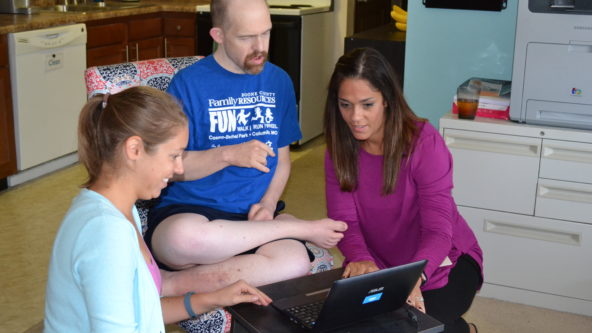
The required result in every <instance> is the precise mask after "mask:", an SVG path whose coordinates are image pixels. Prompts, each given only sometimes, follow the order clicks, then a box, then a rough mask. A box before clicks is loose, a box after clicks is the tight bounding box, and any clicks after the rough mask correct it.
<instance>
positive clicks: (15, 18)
mask: <svg viewBox="0 0 592 333" xmlns="http://www.w3.org/2000/svg"><path fill="white" fill-rule="evenodd" d="M111 2H118V3H120V4H121V2H119V1H109V0H107V1H106V4H107V5H109V3H111ZM209 3H210V1H209V0H140V2H139V4H142V6H141V7H136V8H118V9H113V10H101V11H91V12H46V11H43V12H40V13H37V14H32V15H23V14H0V35H1V34H6V33H10V32H19V31H26V30H35V29H42V28H48V27H52V26H58V25H64V24H73V23H83V22H86V21H92V20H101V19H107V18H112V17H120V16H129V15H138V14H148V13H158V12H186V13H195V12H196V6H198V5H204V4H209Z"/></svg>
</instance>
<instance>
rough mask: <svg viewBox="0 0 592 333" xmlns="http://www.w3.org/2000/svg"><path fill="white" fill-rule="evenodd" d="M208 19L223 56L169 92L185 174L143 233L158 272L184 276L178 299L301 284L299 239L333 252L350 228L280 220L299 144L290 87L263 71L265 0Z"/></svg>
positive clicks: (236, 3) (277, 74) (272, 70)
mask: <svg viewBox="0 0 592 333" xmlns="http://www.w3.org/2000/svg"><path fill="white" fill-rule="evenodd" d="M211 15H212V22H213V28H212V29H211V30H210V35H211V36H212V38H213V39H214V41H216V43H217V44H218V48H217V49H216V51H215V52H214V53H213V54H212V55H210V56H208V57H206V58H204V59H203V60H200V61H198V62H197V63H195V64H194V65H192V66H190V67H188V68H186V69H184V70H182V71H180V72H179V73H178V74H177V75H176V76H175V77H174V79H173V81H172V82H171V84H170V86H169V90H168V92H169V93H171V94H172V95H174V96H175V97H177V98H178V100H179V101H180V102H181V103H182V104H183V109H184V111H185V113H186V114H187V117H188V119H189V144H188V147H187V152H186V154H185V156H184V158H183V167H184V173H183V174H182V175H181V177H179V179H175V182H173V183H171V184H170V185H169V186H168V187H167V188H166V189H165V190H164V191H163V194H162V196H161V200H160V202H159V204H158V205H157V206H156V208H153V209H151V210H150V214H149V217H148V230H147V232H146V234H145V239H146V242H147V244H148V245H149V246H150V248H151V250H152V251H153V254H154V256H155V258H156V259H157V261H158V262H159V264H160V265H161V267H163V268H169V269H171V270H183V274H176V276H175V278H176V279H178V280H180V282H179V283H177V284H175V286H174V287H175V288H177V289H178V291H179V292H185V291H187V290H192V289H193V290H195V289H196V287H197V288H198V290H203V291H205V290H213V289H217V288H219V287H221V286H224V285H227V284H229V283H232V282H234V281H236V280H239V279H244V280H246V281H247V282H249V283H251V284H253V285H255V286H258V285H263V284H267V283H272V282H276V281H280V280H285V279H289V278H293V277H297V276H301V275H304V274H306V273H307V272H308V271H309V269H310V262H309V260H310V257H309V256H308V255H307V250H306V247H305V246H304V245H303V243H302V242H301V241H297V240H295V239H299V240H306V241H311V242H313V243H315V244H317V245H319V246H321V247H326V248H328V247H332V246H334V245H335V244H336V243H337V242H338V241H339V240H340V239H341V238H342V237H343V234H342V232H343V231H345V229H346V228H347V226H346V224H345V223H343V222H338V221H333V220H330V219H324V220H318V221H304V220H299V219H296V218H294V217H292V216H288V215H279V216H278V217H276V218H275V219H274V215H276V214H275V213H276V205H277V202H278V200H279V198H280V195H281V194H282V192H283V190H284V187H285V185H286V182H287V180H288V176H289V174H290V152H289V145H290V143H291V142H294V141H297V140H298V139H300V137H301V133H300V128H299V126H298V121H297V117H296V115H297V114H296V98H295V96H294V88H293V86H292V81H291V80H290V78H289V76H288V75H287V74H286V72H285V71H283V70H282V69H281V68H279V67H277V66H275V65H273V64H271V63H268V62H266V59H267V51H268V47H269V36H270V31H271V18H270V15H269V10H268V8H267V4H266V2H265V1H264V0H213V1H212V2H211ZM171 175H172V172H171ZM165 177H167V176H165ZM163 181H164V182H168V181H169V179H168V178H163ZM247 220H248V222H242V223H241V222H234V221H247ZM173 280H174V279H173ZM190 287H192V288H191V289H188V288H190Z"/></svg>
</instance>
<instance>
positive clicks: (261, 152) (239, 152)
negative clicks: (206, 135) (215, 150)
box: [224, 139, 275, 172]
mask: <svg viewBox="0 0 592 333" xmlns="http://www.w3.org/2000/svg"><path fill="white" fill-rule="evenodd" d="M267 156H272V157H275V153H274V152H273V149H271V147H269V146H268V145H266V144H265V143H263V142H261V141H259V140H255V139H253V140H251V141H248V142H245V143H241V144H237V145H231V146H225V151H224V159H225V160H226V161H227V162H228V164H230V165H234V166H239V167H244V168H255V169H257V170H259V171H261V172H269V168H268V167H267Z"/></svg>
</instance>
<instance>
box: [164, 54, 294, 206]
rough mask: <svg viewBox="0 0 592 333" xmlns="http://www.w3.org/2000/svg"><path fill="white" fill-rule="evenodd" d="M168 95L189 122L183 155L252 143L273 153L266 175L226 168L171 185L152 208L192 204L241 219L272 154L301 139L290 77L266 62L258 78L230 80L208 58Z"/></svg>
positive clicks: (259, 190)
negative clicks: (265, 146) (181, 106)
mask: <svg viewBox="0 0 592 333" xmlns="http://www.w3.org/2000/svg"><path fill="white" fill-rule="evenodd" d="M168 92H169V93H170V94H172V95H173V96H175V97H176V98H177V99H178V100H179V101H180V102H181V103H182V104H183V110H184V111H185V113H186V114H187V117H188V118H189V144H188V146H187V150H207V149H211V148H214V147H219V146H227V145H234V144H239V143H243V142H247V141H250V140H252V139H257V140H259V141H261V142H263V143H265V144H267V145H268V146H270V147H271V148H273V150H274V152H275V153H276V157H271V156H268V157H267V167H268V168H269V169H270V172H269V173H265V172H261V171H259V170H257V169H255V168H243V167H236V166H229V167H226V168H224V169H222V170H219V171H218V172H215V173H213V174H211V175H209V176H207V177H205V178H202V179H198V180H194V181H185V182H175V183H172V184H171V185H169V186H168V187H167V188H166V189H165V190H164V191H163V194H162V195H161V202H160V204H159V205H158V207H163V206H168V205H171V204H192V205H200V206H207V207H211V208H215V209H219V210H223V211H227V212H232V213H247V212H248V211H249V209H250V207H251V205H253V204H255V203H257V202H259V201H260V200H261V198H262V197H263V195H264V194H265V191H267V188H268V186H269V184H270V182H271V179H272V177H273V175H274V173H275V169H276V166H277V162H278V158H277V154H278V148H281V147H285V146H287V145H289V144H290V143H292V142H294V141H297V140H299V139H300V138H301V137H302V134H301V133H300V127H299V125H298V120H297V114H296V97H295V95H294V87H293V85H292V81H291V80H290V77H289V76H288V74H287V73H286V72H285V71H284V70H282V69H281V68H279V67H278V66H275V65H273V64H271V63H269V62H268V63H266V64H265V67H264V68H263V71H262V72H261V73H259V74H256V75H251V74H235V73H232V72H229V71H227V70H226V69H224V68H223V67H221V66H220V65H219V64H218V63H217V62H216V60H215V59H214V57H213V56H212V55H210V56H208V57H206V58H204V59H202V60H200V61H198V62H197V63H195V64H193V65H191V66H189V67H187V68H185V69H183V70H181V71H180V72H179V73H177V75H175V77H174V78H173V80H172V82H171V84H170V86H169V88H168Z"/></svg>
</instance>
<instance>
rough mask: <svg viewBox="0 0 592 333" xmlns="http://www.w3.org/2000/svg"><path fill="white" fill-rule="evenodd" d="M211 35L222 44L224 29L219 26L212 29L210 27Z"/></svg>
mask: <svg viewBox="0 0 592 333" xmlns="http://www.w3.org/2000/svg"><path fill="white" fill-rule="evenodd" d="M210 36H211V37H212V39H213V40H214V42H216V43H218V44H222V42H223V41H224V31H222V29H221V28H219V27H213V28H212V29H210Z"/></svg>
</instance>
